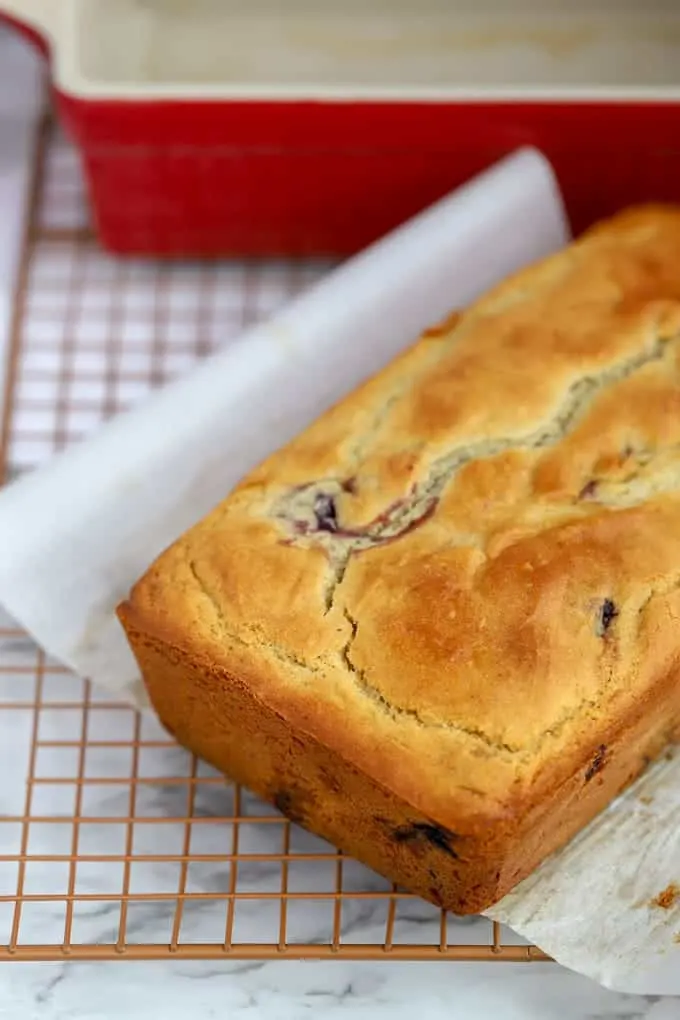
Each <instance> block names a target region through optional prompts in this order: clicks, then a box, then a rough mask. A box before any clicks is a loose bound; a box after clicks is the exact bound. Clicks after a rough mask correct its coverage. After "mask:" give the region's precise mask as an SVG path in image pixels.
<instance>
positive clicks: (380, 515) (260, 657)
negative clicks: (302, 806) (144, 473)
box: [128, 207, 680, 803]
mask: <svg viewBox="0 0 680 1020" xmlns="http://www.w3.org/2000/svg"><path fill="white" fill-rule="evenodd" d="M679 339H680V210H677V209H673V208H665V207H644V208H640V209H634V210H630V211H628V212H625V213H623V214H621V215H619V216H618V217H616V218H614V219H613V220H611V221H609V222H607V223H605V224H602V225H600V226H598V227H596V228H594V229H593V230H591V231H590V232H589V233H588V234H586V235H585V236H584V237H583V238H581V239H580V240H579V241H578V242H576V243H575V244H573V245H571V246H570V247H569V248H568V249H566V250H564V251H563V252H560V253H558V254H557V255H555V256H553V257H551V258H548V259H546V260H544V261H542V262H541V263H539V264H537V265H535V266H533V267H531V268H529V269H527V270H525V271H522V272H520V273H518V274H517V275H515V276H514V277H512V278H511V279H509V280H507V281H505V282H504V283H502V284H501V285H500V286H498V287H496V288H495V289H493V290H492V291H491V292H490V293H488V294H487V295H486V296H484V297H482V298H481V299H480V300H478V301H477V302H476V303H475V304H474V305H473V306H472V307H471V308H470V309H469V310H467V311H465V312H463V313H460V314H458V315H454V316H452V318H451V319H450V320H449V321H448V322H447V323H444V324H443V325H442V326H440V327H438V328H435V329H432V330H430V331H429V332H428V333H426V334H425V335H424V336H423V337H422V338H421V339H420V341H419V342H418V343H417V344H415V346H414V347H412V348H411V349H410V350H408V351H407V352H406V353H405V354H403V355H402V356H400V357H399V358H398V359H397V360H396V361H394V362H393V363H392V364H391V365H390V366H389V367H388V368H387V369H385V370H384V371H382V372H381V373H379V374H378V375H377V376H375V377H374V378H373V379H371V380H370V381H368V382H367V383H366V384H365V385H363V386H362V387H360V388H359V389H358V390H357V391H355V392H354V393H353V394H352V395H351V396H350V397H349V398H347V399H345V400H343V401H342V402H341V403H339V404H338V405H337V406H336V407H334V408H333V409H331V410H330V411H329V412H328V413H326V414H324V415H323V416H322V417H321V418H320V419H319V420H318V421H317V422H316V423H315V424H313V425H312V426H311V428H309V429H308V430H307V431H305V432H304V433H303V434H302V435H300V436H299V437H298V438H297V439H295V440H294V441H293V442H291V443H290V444H288V445H287V446H286V447H285V448H284V449H282V450H281V451H279V452H278V453H276V454H275V455H273V456H272V457H270V458H269V459H268V460H267V461H266V462H264V463H263V464H262V465H261V466H260V467H258V468H257V469H256V470H255V471H254V472H252V473H251V474H250V475H249V477H248V478H246V479H245V480H244V481H243V483H242V484H241V485H240V486H239V487H238V488H237V489H236V490H235V492H233V493H232V494H231V496H230V497H229V498H227V499H226V500H225V501H224V502H223V503H222V504H221V505H220V506H219V507H218V508H217V509H216V510H215V511H214V512H213V513H212V514H210V515H209V516H208V517H207V518H206V519H205V520H204V521H202V522H201V523H200V524H198V525H197V526H196V527H195V528H193V529H192V530H191V531H190V532H189V533H188V534H187V535H185V536H184V537H183V538H182V539H181V540H180V541H179V542H178V543H176V545H175V546H173V547H172V548H171V549H170V550H169V551H168V552H167V553H165V554H164V555H163V556H162V557H161V558H160V559H159V560H158V561H157V563H156V564H155V565H154V566H153V567H152V568H151V570H150V571H149V573H148V574H147V575H146V576H145V578H143V579H142V581H141V582H139V584H138V585H137V586H136V588H135V590H134V591H133V594H132V596H131V601H130V603H129V607H128V611H129V612H131V613H132V614H133V615H135V617H136V620H137V624H138V625H139V626H142V627H143V628H144V629H146V630H148V631H149V632H150V633H155V634H156V635H157V636H159V637H162V638H163V639H164V640H166V641H168V642H169V643H170V644H173V645H175V646H177V647H178V648H182V649H183V650H184V651H185V652H187V653H189V654H193V655H195V656H196V657H197V658H198V659H200V660H201V661H203V662H204V663H205V664H206V665H208V664H212V665H214V666H216V667H220V666H221V667H223V668H224V670H225V671H226V672H225V675H229V676H231V677H234V676H235V672H234V663H235V662H238V663H240V667H239V670H240V675H239V676H238V677H236V679H238V680H239V681H240V680H245V681H246V682H248V683H249V684H250V685H251V686H252V687H253V689H254V690H255V691H256V693H257V696H258V697H261V698H264V699H267V700H268V701H269V702H270V703H271V704H272V705H273V706H274V707H275V708H276V710H277V711H280V712H281V713H283V714H288V715H290V716H293V715H294V716H295V718H296V719H297V721H298V722H299V724H300V725H301V726H302V727H303V728H306V729H308V730H310V731H313V732H314V733H315V734H316V735H317V736H320V737H322V738H323V739H326V740H329V741H334V742H335V743H336V744H337V745H338V747H339V749H340V750H341V751H342V752H343V753H346V754H348V755H350V756H354V757H355V758H356V757H358V756H365V755H373V756H374V757H375V758H376V759H380V762H381V763H382V764H381V765H380V764H376V771H377V773H378V775H379V778H381V780H382V781H384V782H385V783H389V784H392V783H393V782H395V781H396V778H395V777H396V776H397V774H400V776H401V781H402V783H408V780H409V777H413V784H414V786H416V785H417V783H416V778H415V777H416V773H418V774H419V775H422V773H423V771H426V772H428V775H430V776H432V775H434V772H435V771H436V772H437V775H439V776H440V777H444V778H442V779H440V780H439V782H440V785H441V795H442V797H444V796H446V790H449V791H450V789H451V787H452V785H455V784H457V785H458V786H459V787H461V788H462V787H465V789H467V791H468V794H469V797H470V798H471V802H472V803H474V798H475V797H478V796H479V795H480V794H483V795H484V796H486V797H489V796H490V797H491V798H492V799H493V798H494V797H495V798H497V799H498V800H499V802H500V801H505V800H507V792H508V789H509V786H511V785H512V784H513V783H515V784H520V785H521V784H525V785H526V784H527V783H530V782H532V781H534V779H535V778H536V775H537V774H538V772H540V770H541V768H542V767H543V766H544V765H545V763H546V762H547V761H549V760H553V759H554V758H555V756H556V755H560V754H562V753H564V752H565V749H570V750H575V749H579V748H580V749H582V750H583V752H584V753H588V748H591V749H592V748H593V747H595V746H596V745H599V744H600V743H601V734H602V732H603V728H604V729H606V725H607V721H608V720H611V719H613V718H615V717H617V716H618V715H619V714H620V713H622V712H625V711H626V710H627V708H629V707H630V705H631V704H633V703H636V704H640V705H643V703H644V700H645V698H647V697H651V696H652V693H651V692H653V689H654V685H655V683H657V682H659V680H660V678H662V677H664V676H666V675H668V673H669V671H670V670H672V669H673V668H674V667H675V664H676V662H677V659H678V655H679V654H680V630H678V629H677V627H676V618H677V617H678V616H680V364H679V360H678V358H679V354H680V343H679V342H678V341H679ZM356 342H357V343H361V342H362V338H361V337H357V338H356ZM641 710H642V709H641ZM490 763H493V767H492V764H490Z"/></svg>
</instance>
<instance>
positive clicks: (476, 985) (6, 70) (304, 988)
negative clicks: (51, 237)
mask: <svg viewBox="0 0 680 1020" xmlns="http://www.w3.org/2000/svg"><path fill="white" fill-rule="evenodd" d="M20 49H21V48H17V47H16V46H15V45H13V44H12V43H10V42H9V41H8V37H7V36H5V37H3V36H2V34H0V362H1V361H2V360H3V359H4V355H3V343H4V340H5V339H6V334H7V326H8V322H9V308H10V303H9V302H10V296H11V286H12V280H13V277H14V272H15V267H16V256H17V252H18V240H19V237H20V232H21V223H22V217H23V212H24V209H25V192H26V181H27V173H28V167H29V166H30V159H31V153H32V146H33V127H32V125H33V124H34V123H35V117H36V115H37V110H38V108H39V97H40V88H39V83H40V75H39V73H38V72H37V71H36V68H35V65H34V64H33V62H32V60H31V59H30V58H29V57H27V56H26V54H25V53H23V51H21V52H20ZM19 651H20V652H21V649H19ZM23 652H24V653H25V652H26V649H25V648H24V649H23ZM27 720H28V714H26V717H25V718H24V716H23V715H22V714H21V713H4V714H3V713H0V769H1V770H2V776H3V778H2V783H1V784H0V853H2V852H5V853H8V852H15V851H13V850H9V845H10V844H9V842H7V841H6V842H5V843H4V844H3V840H9V839H10V836H7V837H5V835H4V828H3V826H2V824H1V823H2V819H3V816H5V818H6V817H7V816H16V815H17V814H18V813H20V810H21V803H22V802H23V796H24V784H25V775H26V727H27V725H28V721H27ZM47 725H49V720H48V723H47ZM55 725H57V724H56V723H55ZM58 725H62V722H60V723H58ZM44 736H45V734H44V733H43V737H44ZM159 753H161V754H162V755H166V756H170V757H172V756H173V755H174V754H176V753H178V752H176V751H175V750H174V749H171V748H166V749H163V750H162V751H160V752H159ZM42 767H43V768H45V769H47V770H49V769H50V767H51V763H50V761H49V759H45V760H44V761H43V762H42ZM55 767H56V765H55ZM99 767H100V768H101V773H100V774H101V776H102V777H104V778H105V777H106V776H107V775H108V776H114V775H116V774H117V771H116V770H117V763H116V762H115V761H114V760H113V759H111V760H109V759H107V758H106V756H104V757H103V758H102V760H101V762H100V763H99ZM49 789H50V790H54V791H56V790H57V789H58V788H57V787H50V788H49ZM163 791H165V792H163ZM92 796H93V799H92V802H91V803H90V804H89V810H90V811H91V813H93V814H94V815H106V814H107V813H109V812H111V811H112V810H114V811H115V804H114V803H113V801H115V797H113V799H112V794H111V787H110V786H109V787H107V786H106V785H102V786H101V787H94V788H93V793H92ZM121 796H122V794H121ZM156 796H157V802H156V804H155V806H156V808H157V810H158V812H159V814H160V815H161V816H162V815H163V813H164V812H165V813H166V814H167V815H175V814H178V813H179V814H181V813H182V812H181V810H180V811H178V808H177V804H176V803H175V802H174V801H173V795H172V792H171V791H170V792H168V789H167V788H165V787H157V788H156ZM54 797H55V798H57V794H56V792H55V793H54ZM57 800H58V798H57ZM205 810H206V811H207V812H210V811H215V810H217V808H216V807H211V804H210V803H206V805H205ZM51 811H52V813H59V806H58V804H57V802H56V800H55V802H54V803H53V804H52V805H51ZM68 815H69V811H68V809H66V808H65V809H64V816H65V818H68ZM7 828H8V829H9V828H10V827H9V826H7ZM213 828H214V827H213ZM11 838H14V839H15V838H16V831H15V832H14V834H13V836H12V837H11ZM53 838H54V834H52V835H51V836H50V837H49V839H53ZM109 838H110V827H109V828H108V829H107V827H106V826H100V827H99V830H98V831H97V830H96V827H95V828H94V829H93V832H92V839H93V842H92V844H91V845H90V846H89V847H88V849H89V851H90V853H92V854H94V855H96V853H97V852H99V853H101V854H105V853H106V852H110V849H111V848H110V843H109ZM97 839H99V840H100V843H99V844H98V843H97ZM48 849H51V852H54V847H53V846H51V845H50V847H48ZM46 852H47V850H46ZM150 867H151V868H156V871H155V872H154V873H153V874H149V875H147V877H146V882H147V883H148V882H151V883H152V884H154V887H155V885H158V887H161V886H162V884H163V882H164V880H165V876H164V875H163V873H162V870H163V865H162V864H157V865H151V866H150ZM223 877H224V872H223V869H221V867H220V865H219V864H214V866H212V868H211V869H210V868H209V869H207V870H206V871H205V873H204V874H203V877H202V879H201V881H202V882H203V883H204V884H205V887H206V888H211V887H214V886H215V883H219V882H220V881H222V880H223ZM261 877H264V876H261ZM42 879H43V881H45V882H48V881H51V879H49V880H48V879H47V878H46V877H45V876H42ZM54 880H55V881H57V879H56V878H55V879H54ZM2 881H3V875H2V873H1V872H0V883H1V882H2ZM253 881H256V879H253ZM55 888H56V887H55ZM5 891H6V890H5V889H4V888H3V889H2V892H5ZM113 906H114V905H112V904H109V905H108V906H107V905H106V904H105V905H104V906H103V907H99V908H98V909H93V910H91V911H90V913H89V914H88V915H87V916H85V917H84V918H82V919H80V920H81V922H82V923H81V928H80V930H79V938H80V939H81V940H84V941H86V942H91V943H97V942H101V941H103V940H108V941H110V940H111V937H112V934H111V932H112V920H113V919H112V914H111V911H112V909H113ZM154 909H155V908H154V907H150V908H149V909H148V912H147V914H146V916H145V917H143V918H141V919H140V920H139V922H138V927H137V928H136V931H135V934H136V936H137V937H138V938H140V939H141V940H143V938H144V935H145V932H147V933H148V932H149V931H151V930H153V929H154V925H156V926H157V925H158V923H159V920H160V918H159V916H155V914H154ZM163 909H164V908H163V906H162V905H161V906H159V907H158V911H160V912H162V910H163ZM5 916H6V915H5ZM1 920H2V916H1V915H0V921H1ZM53 923H54V915H53V913H51V912H50V909H49V907H46V908H45V909H44V910H43V911H42V912H37V913H35V914H34V915H33V916H32V917H30V918H29V919H25V920H24V924H27V925H28V928H29V931H31V934H32V936H33V939H34V941H40V939H41V937H42V938H43V939H44V940H47V939H48V938H49V934H45V933H47V932H48V929H49V927H50V925H51V924H53ZM61 923H62V924H63V920H62V922H61ZM315 923H316V922H315V920H314V918H313V916H312V915H311V914H310V915H309V916H308V917H307V918H305V919H304V925H305V928H306V932H307V937H308V938H310V939H313V938H314V935H315V933H314V925H315ZM405 923H406V924H407V925H411V926H414V928H415V929H418V926H419V925H422V924H423V918H421V917H420V915H419V912H418V909H417V907H414V912H413V914H412V915H410V916H409V918H408V919H407V921H406V922H405ZM346 924H347V925H348V926H351V927H352V938H353V940H355V941H370V940H371V939H370V937H369V933H370V931H371V930H372V929H375V925H376V918H375V917H374V916H373V915H372V912H371V910H364V912H363V913H358V914H354V915H352V914H351V912H350V914H349V916H348V917H347V919H346ZM316 934H317V937H318V935H319V933H318V932H317V933H316ZM3 938H4V933H3ZM413 941H417V938H414V939H413ZM190 1015H191V1016H195V1017H197V1018H203V1017H205V1018H208V1017H218V1016H219V1017H222V1016H224V1017H232V1016H234V1017H236V1016H244V1017H252V1018H253V1020H256V1018H263V1020H269V1018H271V1020H297V1018H305V1017H310V1016H311V1017H314V1016H317V1015H318V1016H323V1017H325V1018H332V1017H335V1016H337V1017H341V1016H342V1017H355V1018H367V1020H368V1018H370V1020H380V1018H381V1017H390V1018H391V1020H393V1018H399V1017H402V1016H403V1017H404V1018H406V1017H409V1018H412V1017H413V1016H414V1015H421V1016H422V1017H423V1018H426V1020H440V1018H441V1020H444V1018H446V1020H467V1018H471V1017H475V1018H476V1020H553V1018H554V1020H557V1018H562V1020H564V1018H566V1020H603V1018H611V1020H614V1018H624V1017H626V1018H629V1020H633V1018H636V1020H643V1018H644V1020H677V1018H678V1017H680V1000H669V999H666V1000H661V999H656V998H654V997H636V996H625V995H619V994H615V993H612V992H608V991H606V990H604V989H601V988H599V987H597V986H596V985H594V984H593V983H591V982H590V981H587V980H585V979H582V978H580V977H579V976H577V975H574V974H571V973H569V972H567V971H565V970H562V969H560V968H558V967H556V966H554V965H547V964H538V963H534V964H525V965H511V964H503V965H500V964H498V965H490V964H462V963H446V962H442V963H397V962H385V963H382V964H377V963H355V962H349V961H347V960H344V959H343V960H337V961H334V962H315V963H303V962H297V961H289V960H282V961H273V962H259V961H248V962H233V963H232V962H225V963H221V962H219V961H215V960H213V961H206V962H201V961H189V960H181V961H180V960H177V961H173V962H159V963H150V962H120V963H117V962H114V963H99V962H89V963H79V962H76V963H70V962H57V963H41V964H34V963H11V964H4V965H2V966H0V1017H8V1018H10V1017H11V1018H14V1017H20V1016H21V1017H25V1018H32V1017H40V1018H41V1020H67V1018H68V1020H77V1018H82V1020H98V1018H102V1020H104V1018H106V1020H108V1018H114V1017H119V1016H125V1017H126V1018H128V1020H137V1018H139V1020H141V1018H144V1020H148V1018H149V1017H154V1016H159V1017H161V1016H162V1017H164V1018H166V1020H172V1018H175V1017H185V1016H187V1017H188V1016H190Z"/></svg>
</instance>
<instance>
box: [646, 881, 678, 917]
mask: <svg viewBox="0 0 680 1020" xmlns="http://www.w3.org/2000/svg"><path fill="white" fill-rule="evenodd" d="M679 898H680V886H677V885H676V884H675V882H671V883H670V885H667V886H666V888H665V889H664V890H663V891H662V892H660V893H659V895H658V896H655V897H654V899H653V900H651V902H650V906H651V907H660V908H661V910H670V909H671V907H674V906H675V904H676V903H677V901H678V899H679Z"/></svg>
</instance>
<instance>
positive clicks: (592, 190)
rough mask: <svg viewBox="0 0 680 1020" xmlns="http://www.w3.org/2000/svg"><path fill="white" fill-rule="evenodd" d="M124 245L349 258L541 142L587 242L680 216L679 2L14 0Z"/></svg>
mask: <svg viewBox="0 0 680 1020" xmlns="http://www.w3.org/2000/svg"><path fill="white" fill-rule="evenodd" d="M0 11H2V12H3V13H4V15H5V16H6V17H7V18H9V19H11V20H13V21H14V23H15V24H17V25H18V26H21V27H23V29H24V30H25V31H27V32H28V33H29V34H30V35H31V37H32V38H33V39H34V40H36V41H39V43H40V45H41V46H42V47H43V48H44V50H45V52H46V53H48V54H49V56H50V59H51V66H52V72H53V81H54V87H55V95H56V101H57V107H58V110H59V112H60V116H61V118H62V120H63V123H64V124H65V126H66V128H67V129H68V131H69V132H70V134H71V135H72V137H73V139H74V140H75V142H76V144H77V145H78V146H79V148H80V150H81V152H82V158H83V165H84V169H85V174H86V178H87V182H88V186H89V193H90V199H91V204H92V209H93V215H94V220H95V223H96V226H97V229H98V232H99V235H100V238H101V241H102V243H103V244H104V245H105V246H106V247H108V248H110V249H112V250H114V251H116V252H120V253H144V254H154V255H166V256H210V255H218V254H238V255H263V254H277V253H280V254H288V255H290V254H311V253H328V254H348V253H351V252H353V251H354V250H356V249H358V248H360V247H362V246H363V245H365V244H367V243H368V242H370V241H371V240H373V239H374V238H376V237H377V236H379V235H380V234H383V233H384V232H385V231H387V230H389V229H390V228H392V227H393V226H394V225H395V224H396V223H398V222H399V221H401V220H404V219H405V218H407V217H408V216H410V215H411V214H413V213H414V212H416V211H417V210H419V209H420V208H422V207H423V206H425V205H427V204H428V203H430V202H432V201H433V200H435V199H437V198H438V197H439V196H441V195H442V194H443V193H444V192H446V191H448V190H450V189H451V188H452V187H454V186H455V185H457V184H459V183H460V182H461V181H462V180H464V179H465V178H468V177H469V176H470V175H471V174H473V173H475V172H476V171H478V170H479V169H480V168H482V167H484V166H486V165H488V164H489V163H491V162H493V161H494V160H496V159H498V158H499V157H501V156H502V155H504V154H506V153H507V152H509V151H510V150H512V149H515V148H516V147H517V146H519V145H522V144H524V143H529V144H533V145H536V146H538V147H539V148H540V149H542V150H543V151H544V152H545V153H546V154H547V156H548V157H549V158H550V160H551V161H552V163H553V165H554V167H555V169H556V171H557V174H558V177H559V180H560V183H561V185H562V188H563V189H564V194H565V196H566V200H567V205H568V208H569V213H570V216H571V219H572V225H573V227H574V229H576V230H580V229H581V228H583V227H584V226H586V225H587V224H588V223H590V222H591V221H592V220H593V219H594V218H597V217H600V216H604V215H607V214H608V213H611V212H613V211H614V210H615V209H616V208H618V207H620V206H622V205H624V204H626V203H630V202H637V201H641V200H671V199H674V200H680V106H679V105H678V99H679V97H680V4H678V3H676V2H675V0H646V2H645V3H644V4H640V3H638V2H637V0H599V2H597V0H595V2H588V3H585V2H583V0H533V2H532V0H515V2H513V0H474V2H471V0H408V2H407V0H342V2H339V0H333V2H332V3H331V2H330V0H280V2H278V3H277V2H276V0H0Z"/></svg>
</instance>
